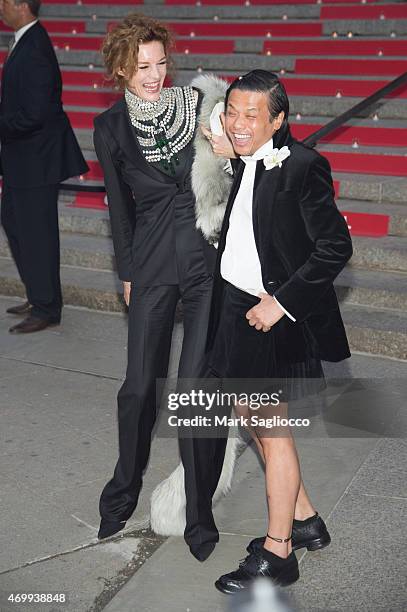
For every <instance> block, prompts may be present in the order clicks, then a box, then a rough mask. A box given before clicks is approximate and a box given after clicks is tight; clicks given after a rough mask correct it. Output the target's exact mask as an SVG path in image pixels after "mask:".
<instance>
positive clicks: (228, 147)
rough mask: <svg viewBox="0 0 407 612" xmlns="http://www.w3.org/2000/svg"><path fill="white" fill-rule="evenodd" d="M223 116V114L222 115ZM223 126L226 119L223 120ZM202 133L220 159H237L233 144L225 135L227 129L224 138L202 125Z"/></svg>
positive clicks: (224, 134)
mask: <svg viewBox="0 0 407 612" xmlns="http://www.w3.org/2000/svg"><path fill="white" fill-rule="evenodd" d="M222 114H223V113H222ZM221 119H222V124H223V126H224V125H225V124H224V119H223V118H222V115H221ZM201 131H202V133H203V135H204V136H205V137H206V138H207V139H208V140H209V142H210V144H211V146H212V151H213V152H214V153H215V155H217V156H218V157H225V158H226V159H235V158H236V153H235V152H234V150H233V147H232V143H231V142H230V140H229V138H228V137H227V135H226V133H225V128H223V134H222V136H216V135H215V134H213V133H212V132H211V131H210V130H208V129H207V128H206V127H205V126H204V125H201Z"/></svg>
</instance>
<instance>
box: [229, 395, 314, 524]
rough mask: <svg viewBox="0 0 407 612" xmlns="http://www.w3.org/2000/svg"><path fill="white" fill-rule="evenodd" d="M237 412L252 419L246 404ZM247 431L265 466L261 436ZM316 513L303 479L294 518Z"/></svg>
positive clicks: (249, 428) (249, 429) (248, 429)
mask: <svg viewBox="0 0 407 612" xmlns="http://www.w3.org/2000/svg"><path fill="white" fill-rule="evenodd" d="M235 411H236V413H237V414H238V415H239V416H245V417H250V410H249V408H248V406H247V405H245V404H238V405H237V406H235ZM246 429H247V431H248V432H249V433H250V436H251V437H252V439H253V440H254V442H255V444H256V447H257V450H258V452H259V455H260V457H261V460H262V461H263V463H264V464H265V463H266V461H265V457H264V451H263V446H262V444H261V441H260V438H259V436H258V435H257V432H256V430H255V429H254V428H253V427H247V428H246ZM315 512H316V510H315V508H314V506H313V505H312V503H311V500H310V499H309V497H308V494H307V491H306V489H305V486H304V483H303V481H302V478H301V480H300V488H299V491H298V496H297V500H296V504H295V512H294V518H295V519H297V520H298V521H303V520H305V519H307V518H309V517H310V516H314V514H315ZM270 535H272V534H270Z"/></svg>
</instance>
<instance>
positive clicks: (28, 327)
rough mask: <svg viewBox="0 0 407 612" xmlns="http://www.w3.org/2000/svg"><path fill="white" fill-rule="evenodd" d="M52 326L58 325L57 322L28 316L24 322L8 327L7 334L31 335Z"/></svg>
mask: <svg viewBox="0 0 407 612" xmlns="http://www.w3.org/2000/svg"><path fill="white" fill-rule="evenodd" d="M54 325H59V321H55V322H54V321H48V320H47V319H40V318H39V317H33V316H31V315H30V316H29V317H27V318H26V319H24V321H21V323H18V324H17V325H13V327H10V329H9V332H10V334H32V333H33V332H38V331H42V330H43V329H46V328H47V327H52V326H54Z"/></svg>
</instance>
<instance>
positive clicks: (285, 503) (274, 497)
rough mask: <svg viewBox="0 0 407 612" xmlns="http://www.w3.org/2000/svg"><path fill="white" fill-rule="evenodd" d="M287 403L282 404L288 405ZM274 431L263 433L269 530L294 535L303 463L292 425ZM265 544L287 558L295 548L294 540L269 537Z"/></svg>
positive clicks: (276, 535) (280, 535)
mask: <svg viewBox="0 0 407 612" xmlns="http://www.w3.org/2000/svg"><path fill="white" fill-rule="evenodd" d="M285 408H286V405H285V406H284V405H283V404H282V405H280V409H283V410H284V409H285ZM276 429H278V430H279V431H273V434H272V435H270V432H268V433H267V434H266V435H264V431H263V435H259V440H260V444H261V446H262V448H263V453H264V458H265V463H266V491H267V504H268V513H269V523H268V530H267V533H268V534H269V535H270V536H273V537H274V538H279V539H282V540H284V539H286V538H289V537H290V536H291V530H292V524H293V519H294V512H295V504H296V501H297V497H298V493H299V490H300V484H301V474H300V465H299V461H298V455H297V451H296V448H295V443H294V439H293V438H292V436H291V432H290V430H289V428H286V427H280V428H276ZM264 548H265V549H266V550H269V551H270V552H273V553H274V554H276V555H279V556H280V557H283V558H286V557H287V556H288V555H289V554H290V553H291V550H292V546H291V540H289V541H288V542H276V541H275V540H273V539H271V538H270V537H267V538H266V540H265V543H264Z"/></svg>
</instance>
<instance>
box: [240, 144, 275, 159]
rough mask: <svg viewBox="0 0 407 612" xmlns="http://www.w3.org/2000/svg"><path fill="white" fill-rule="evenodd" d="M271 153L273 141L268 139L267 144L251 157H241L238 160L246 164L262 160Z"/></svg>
mask: <svg viewBox="0 0 407 612" xmlns="http://www.w3.org/2000/svg"><path fill="white" fill-rule="evenodd" d="M272 151H273V139H272V138H270V140H268V141H267V142H265V143H264V145H262V146H261V147H260V148H259V149H257V151H255V152H254V153H253V155H241V157H240V159H241V160H243V161H244V163H245V164H246V163H247V162H250V161H256V162H257V161H258V160H259V159H264V158H265V157H266V155H269V154H270V153H271V152H272Z"/></svg>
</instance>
